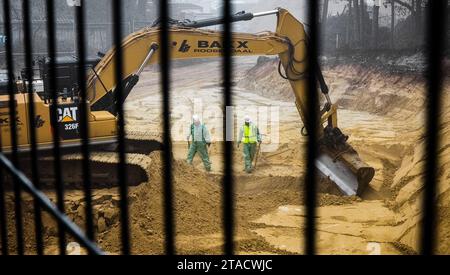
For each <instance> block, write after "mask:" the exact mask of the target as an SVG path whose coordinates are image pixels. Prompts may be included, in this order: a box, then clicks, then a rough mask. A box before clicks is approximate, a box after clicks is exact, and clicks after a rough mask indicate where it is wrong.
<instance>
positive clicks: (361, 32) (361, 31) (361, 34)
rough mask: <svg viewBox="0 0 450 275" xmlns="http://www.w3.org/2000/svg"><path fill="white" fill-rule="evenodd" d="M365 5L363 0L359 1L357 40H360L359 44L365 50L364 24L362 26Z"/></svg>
mask: <svg viewBox="0 0 450 275" xmlns="http://www.w3.org/2000/svg"><path fill="white" fill-rule="evenodd" d="M365 10H366V9H365V3H364V0H359V26H360V27H359V39H360V43H361V48H365V46H366V43H365V41H366V40H365V37H364V36H365V35H364V32H365V24H364V21H365V20H364V17H365Z"/></svg>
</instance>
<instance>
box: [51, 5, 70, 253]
mask: <svg viewBox="0 0 450 275" xmlns="http://www.w3.org/2000/svg"><path fill="white" fill-rule="evenodd" d="M46 13H47V45H48V57H49V71H48V74H49V79H50V81H49V89H50V91H51V97H52V98H51V100H52V104H51V107H50V122H51V124H52V126H53V132H52V138H53V157H54V162H53V165H54V174H55V190H56V200H57V201H56V203H57V206H58V210H59V212H61V213H62V214H64V213H65V209H64V183H63V180H62V173H61V150H60V141H59V123H58V119H57V108H58V94H57V91H56V70H55V59H56V54H55V53H56V35H55V34H56V30H55V3H54V0H47V2H46ZM58 245H59V253H60V254H61V255H64V254H65V253H66V235H65V231H64V228H63V225H62V222H61V221H59V220H58Z"/></svg>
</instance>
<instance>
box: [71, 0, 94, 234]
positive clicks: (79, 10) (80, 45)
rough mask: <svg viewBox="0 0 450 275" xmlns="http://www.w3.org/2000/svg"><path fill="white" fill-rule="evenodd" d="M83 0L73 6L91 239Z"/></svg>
mask: <svg viewBox="0 0 450 275" xmlns="http://www.w3.org/2000/svg"><path fill="white" fill-rule="evenodd" d="M84 7H85V5H84V0H80V5H79V6H76V7H75V17H76V34H77V35H76V36H77V52H78V70H77V74H78V89H79V96H80V124H81V126H80V133H81V140H82V142H81V152H82V155H83V160H82V162H83V163H82V167H83V168H82V169H83V189H84V199H85V203H86V209H85V210H86V213H85V222H86V234H87V236H88V238H89V239H90V240H92V241H94V240H95V236H94V222H93V211H92V183H91V173H90V171H91V170H90V165H89V158H90V151H89V117H88V110H87V106H88V102H87V95H86V62H85V59H86V50H85V46H86V41H85V30H84Z"/></svg>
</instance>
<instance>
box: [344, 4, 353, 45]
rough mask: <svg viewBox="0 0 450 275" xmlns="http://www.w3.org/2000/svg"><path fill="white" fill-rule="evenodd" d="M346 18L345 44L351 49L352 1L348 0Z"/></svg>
mask: <svg viewBox="0 0 450 275" xmlns="http://www.w3.org/2000/svg"><path fill="white" fill-rule="evenodd" d="M347 5H348V16H347V27H346V33H345V34H346V35H345V43H346V44H347V46H348V47H350V48H351V46H352V44H353V43H352V42H353V41H352V40H353V33H352V20H353V10H352V0H348V4H347Z"/></svg>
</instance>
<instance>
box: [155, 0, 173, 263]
mask: <svg viewBox="0 0 450 275" xmlns="http://www.w3.org/2000/svg"><path fill="white" fill-rule="evenodd" d="M159 17H160V26H159V27H160V33H159V45H160V47H159V49H160V50H161V51H160V66H161V89H162V95H163V111H162V113H163V135H164V136H163V138H164V140H163V148H164V150H163V160H164V221H165V223H164V230H165V253H166V254H167V255H173V254H175V253H176V252H175V236H174V232H176V231H175V222H174V213H173V187H172V145H171V144H172V143H171V134H170V47H169V3H168V1H159Z"/></svg>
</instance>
